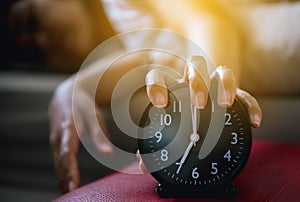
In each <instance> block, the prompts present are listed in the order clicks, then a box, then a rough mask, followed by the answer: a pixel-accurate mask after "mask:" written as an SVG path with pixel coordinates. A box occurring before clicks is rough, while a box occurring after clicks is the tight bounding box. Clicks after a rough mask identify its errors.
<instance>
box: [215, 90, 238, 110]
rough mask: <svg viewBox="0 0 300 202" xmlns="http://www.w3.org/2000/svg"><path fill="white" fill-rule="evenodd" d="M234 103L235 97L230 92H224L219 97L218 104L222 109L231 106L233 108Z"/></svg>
mask: <svg viewBox="0 0 300 202" xmlns="http://www.w3.org/2000/svg"><path fill="white" fill-rule="evenodd" d="M233 101H234V96H233V95H232V93H231V92H229V91H226V90H225V91H222V92H221V93H220V94H219V95H218V103H219V105H220V106H221V107H224V108H229V107H230V106H232V104H233Z"/></svg>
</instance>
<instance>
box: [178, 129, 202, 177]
mask: <svg viewBox="0 0 300 202" xmlns="http://www.w3.org/2000/svg"><path fill="white" fill-rule="evenodd" d="M190 138H191V141H190V144H189V145H188V147H187V148H186V150H185V152H184V154H183V156H182V158H181V160H180V162H176V165H179V167H178V169H177V171H176V174H178V173H179V172H180V169H181V167H182V165H183V164H184V162H185V160H186V158H187V156H188V155H189V153H190V151H191V149H192V147H193V145H194V146H196V142H197V141H198V140H199V135H198V134H191V136H190Z"/></svg>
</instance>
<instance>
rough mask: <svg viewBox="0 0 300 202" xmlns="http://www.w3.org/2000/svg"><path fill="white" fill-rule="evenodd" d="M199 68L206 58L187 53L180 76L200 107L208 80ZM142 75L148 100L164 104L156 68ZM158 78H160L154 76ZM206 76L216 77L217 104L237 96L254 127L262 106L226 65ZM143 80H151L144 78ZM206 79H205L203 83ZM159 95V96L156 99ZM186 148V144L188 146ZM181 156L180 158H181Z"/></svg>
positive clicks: (229, 102) (163, 87)
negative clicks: (240, 87) (181, 75)
mask: <svg viewBox="0 0 300 202" xmlns="http://www.w3.org/2000/svg"><path fill="white" fill-rule="evenodd" d="M201 68H206V61H205V59H204V58H203V57H201V56H191V57H189V58H188V59H187V64H186V66H185V73H184V76H183V80H187V81H188V82H189V86H190V95H191V101H192V102H193V104H194V106H196V107H197V108H200V109H202V108H204V107H205V106H206V104H207V99H208V88H207V84H210V83H209V82H208V81H204V79H203V77H202V76H201V75H200V74H199V72H200V70H199V69H201ZM147 77H155V78H146V85H147V94H148V97H149V99H150V101H151V103H152V104H153V105H154V106H156V107H165V106H166V105H167V104H168V92H167V85H166V83H164V81H165V79H164V78H165V77H166V76H165V75H164V74H162V73H161V72H160V71H155V73H153V72H151V73H149V74H148V75H147ZM157 78H160V79H157ZM210 80H217V81H218V83H219V85H218V86H219V87H218V104H219V105H220V106H223V107H226V108H227V107H230V106H231V105H232V104H233V102H234V99H235V96H237V97H238V98H239V99H240V101H241V102H242V104H243V105H244V106H245V108H246V109H247V111H248V114H249V118H250V123H251V125H252V127H254V128H258V127H259V126H260V124H261V121H262V110H261V108H260V106H259V104H258V102H257V100H256V99H255V98H254V97H253V96H252V95H250V94H249V93H247V92H246V91H243V90H241V89H239V88H237V86H236V82H235V79H234V75H233V73H232V71H231V70H230V69H229V68H226V67H222V66H220V67H218V68H217V69H216V70H214V71H213V73H212V74H211V75H210ZM147 81H153V82H148V83H147ZM205 82H206V83H205ZM158 98H159V99H158ZM188 148H189V147H188ZM183 160H184V159H183ZM139 166H140V170H141V171H142V172H147V170H146V169H145V166H144V164H143V162H142V161H140V164H139Z"/></svg>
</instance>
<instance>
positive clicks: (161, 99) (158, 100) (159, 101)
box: [153, 93, 166, 107]
mask: <svg viewBox="0 0 300 202" xmlns="http://www.w3.org/2000/svg"><path fill="white" fill-rule="evenodd" d="M153 104H154V105H155V106H156V107H165V106H166V98H165V96H164V95H163V94H162V93H155V97H154V103H153Z"/></svg>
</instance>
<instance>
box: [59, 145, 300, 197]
mask: <svg viewBox="0 0 300 202" xmlns="http://www.w3.org/2000/svg"><path fill="white" fill-rule="evenodd" d="M128 169H137V166H136V165H132V166H131V167H129V168H128ZM234 184H235V185H236V186H237V188H238V194H237V196H236V197H235V198H233V199H230V200H225V199H224V200H222V199H215V200H213V199H162V198H159V196H158V195H157V194H156V192H155V187H156V185H157V182H156V181H155V179H153V178H152V177H151V175H150V174H144V175H142V174H125V173H119V172H116V173H114V174H112V175H109V176H107V177H105V178H102V179H99V180H97V181H95V182H93V183H91V184H88V185H86V186H83V187H81V188H79V189H77V190H75V191H73V192H71V193H68V194H65V195H63V196H61V197H59V198H57V199H55V200H54V201H129V202H135V201H137V202H141V201H142V202H145V201H151V202H155V201H160V202H161V201H288V202H291V201H300V144H287V143H276V142H262V141H255V142H254V143H253V147H252V151H251V155H250V158H249V161H248V163H247V165H246V167H245V169H244V170H243V171H242V172H241V174H240V175H239V176H238V178H237V179H236V180H235V181H234Z"/></svg>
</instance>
